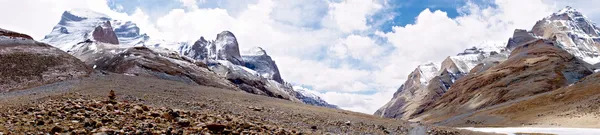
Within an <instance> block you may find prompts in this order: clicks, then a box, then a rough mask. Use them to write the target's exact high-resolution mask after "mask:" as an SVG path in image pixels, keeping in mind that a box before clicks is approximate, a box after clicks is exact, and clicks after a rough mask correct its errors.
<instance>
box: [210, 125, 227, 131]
mask: <svg viewBox="0 0 600 135" xmlns="http://www.w3.org/2000/svg"><path fill="white" fill-rule="evenodd" d="M225 127H227V126H225V125H221V124H208V125H206V128H207V129H208V130H210V131H213V132H220V131H223V130H224V129H225Z"/></svg>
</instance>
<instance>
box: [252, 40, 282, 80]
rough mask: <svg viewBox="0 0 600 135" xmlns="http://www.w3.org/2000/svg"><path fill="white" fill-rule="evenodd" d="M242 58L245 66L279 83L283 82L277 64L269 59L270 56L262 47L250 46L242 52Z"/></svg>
mask: <svg viewBox="0 0 600 135" xmlns="http://www.w3.org/2000/svg"><path fill="white" fill-rule="evenodd" d="M242 59H243V60H244V66H245V67H247V68H250V69H252V70H254V71H256V72H258V73H259V74H260V76H262V77H264V78H268V79H271V80H275V81H277V82H279V83H285V82H284V81H283V79H282V78H281V75H280V73H279V68H278V67H277V64H275V61H273V59H271V56H269V55H267V52H266V51H265V50H264V49H262V48H260V47H254V48H251V49H250V50H247V51H245V52H244V53H243V54H242Z"/></svg>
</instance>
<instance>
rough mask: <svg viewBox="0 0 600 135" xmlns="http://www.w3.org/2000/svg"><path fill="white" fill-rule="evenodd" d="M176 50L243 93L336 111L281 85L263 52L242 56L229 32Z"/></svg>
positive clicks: (265, 53)
mask: <svg viewBox="0 0 600 135" xmlns="http://www.w3.org/2000/svg"><path fill="white" fill-rule="evenodd" d="M178 50H179V53H180V54H182V55H184V56H187V57H190V58H192V59H194V60H197V61H203V62H205V63H207V65H208V67H209V68H210V69H211V70H212V71H214V72H216V73H217V74H219V75H221V76H223V77H225V78H227V79H229V80H231V81H232V82H233V83H234V84H237V85H238V87H240V88H241V89H242V90H245V91H247V92H250V93H255V94H261V95H268V96H273V97H279V98H283V99H289V100H292V101H296V100H297V101H299V102H303V103H306V104H311V105H317V106H324V107H332V108H337V107H336V106H334V105H330V104H328V103H327V102H325V101H324V100H322V99H321V98H319V97H318V96H316V95H314V94H312V95H305V94H309V93H306V92H303V91H302V90H300V91H298V90H297V89H294V88H293V87H292V85H290V84H289V83H287V82H285V81H284V80H283V79H282V78H281V75H280V73H279V69H278V67H277V64H275V61H273V59H272V58H271V56H269V55H268V54H267V52H266V51H265V50H264V49H262V48H260V47H255V48H252V49H250V50H247V51H244V54H243V55H242V54H241V53H240V50H239V44H238V42H237V39H236V37H235V35H234V34H233V33H231V32H229V31H223V32H221V33H219V34H218V35H217V39H215V40H211V41H209V40H206V39H205V38H204V37H200V39H198V40H197V41H196V42H194V43H193V44H182V45H181V46H180V47H179V49H178Z"/></svg>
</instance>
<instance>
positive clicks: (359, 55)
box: [330, 35, 383, 62]
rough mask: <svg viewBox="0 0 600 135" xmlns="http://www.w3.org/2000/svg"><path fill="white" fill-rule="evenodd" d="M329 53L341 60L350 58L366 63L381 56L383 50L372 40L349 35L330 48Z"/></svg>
mask: <svg viewBox="0 0 600 135" xmlns="http://www.w3.org/2000/svg"><path fill="white" fill-rule="evenodd" d="M330 52H331V53H332V54H333V55H334V56H336V57H338V58H341V59H344V58H346V57H347V56H350V57H352V58H354V59H359V60H363V61H367V62H372V60H373V59H374V58H378V57H379V56H381V55H382V53H383V49H382V47H381V46H379V45H378V44H376V43H375V41H373V39H371V38H369V37H365V36H359V35H349V36H348V37H346V38H344V39H340V40H338V42H337V43H336V44H335V45H333V46H331V47H330Z"/></svg>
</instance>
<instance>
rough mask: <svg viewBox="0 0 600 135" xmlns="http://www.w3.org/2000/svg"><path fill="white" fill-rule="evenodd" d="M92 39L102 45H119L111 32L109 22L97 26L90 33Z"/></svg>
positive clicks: (115, 36)
mask: <svg viewBox="0 0 600 135" xmlns="http://www.w3.org/2000/svg"><path fill="white" fill-rule="evenodd" d="M92 39H94V40H95V41H98V42H102V43H109V44H119V39H117V35H116V34H115V32H114V31H113V28H112V26H111V25H110V21H106V22H104V23H101V24H99V25H98V26H96V28H94V31H92Z"/></svg>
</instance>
